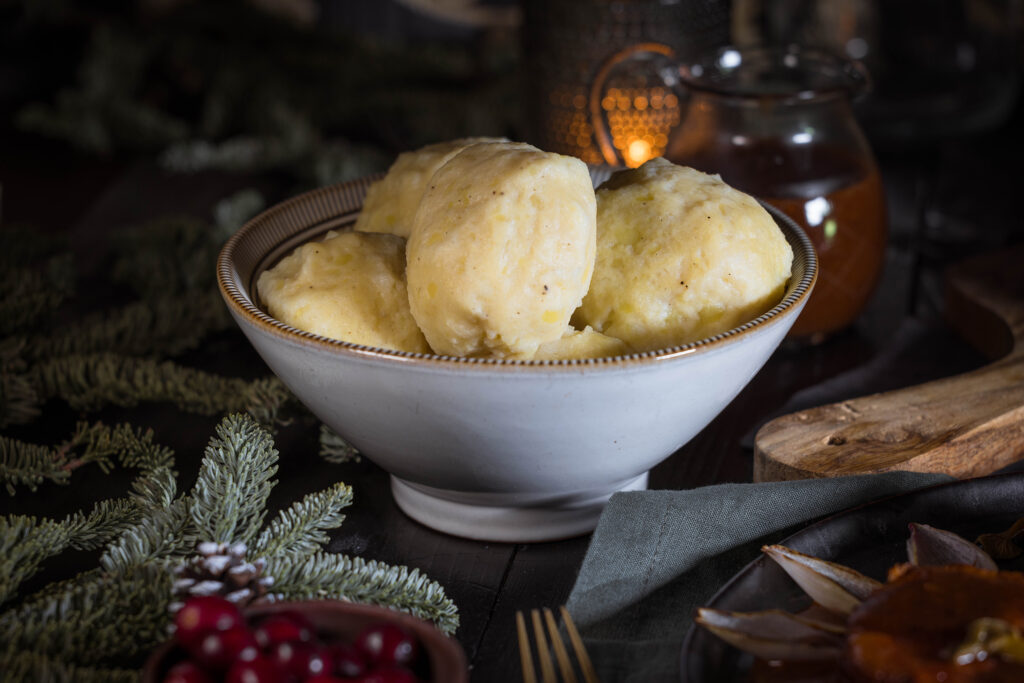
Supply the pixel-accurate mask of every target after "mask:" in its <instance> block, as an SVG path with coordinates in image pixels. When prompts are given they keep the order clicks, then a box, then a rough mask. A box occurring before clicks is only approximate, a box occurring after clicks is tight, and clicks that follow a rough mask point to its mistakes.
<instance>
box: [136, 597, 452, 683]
mask: <svg viewBox="0 0 1024 683" xmlns="http://www.w3.org/2000/svg"><path fill="white" fill-rule="evenodd" d="M280 612H295V613H299V614H301V615H302V616H304V617H306V619H308V620H309V621H310V623H312V624H313V626H314V627H316V630H317V632H318V633H319V634H320V636H321V638H323V639H324V641H325V642H328V643H334V642H341V641H349V642H351V641H353V640H355V638H356V636H357V635H359V633H360V632H361V631H362V630H363V629H364V628H366V627H368V626H371V625H373V624H382V623H390V624H395V625H396V626H401V627H402V628H404V629H406V630H407V631H409V632H410V633H411V634H413V635H414V636H415V637H416V638H417V639H418V640H419V642H420V646H421V648H422V653H423V654H422V656H423V657H425V658H426V670H427V671H428V672H429V678H428V679H427V681H431V682H433V683H468V681H469V666H468V664H467V662H466V655H465V653H464V652H463V650H462V646H461V645H459V643H458V641H457V640H455V639H454V638H451V637H449V636H446V635H445V634H444V633H442V632H441V631H440V630H439V629H438V628H437V627H435V626H434V625H433V624H431V623H429V622H427V621H423V620H422V619H417V618H416V617H413V616H410V615H408V614H405V613H404V612H398V611H396V610H392V609H387V608H384V607H377V606H375V605H362V604H356V603H352V602H344V601H342V600H306V601H301V602H275V603H267V604H262V605H254V606H252V607H249V608H247V609H245V610H244V614H245V618H246V620H247V621H248V622H249V623H250V624H252V623H254V622H256V621H258V620H260V619H262V618H263V617H268V616H270V615H273V614H278V613H280ZM184 658H185V655H184V652H183V651H182V650H181V648H179V647H178V646H177V644H176V643H175V642H174V641H173V640H171V641H168V642H166V643H164V644H163V645H161V646H160V647H158V648H157V649H156V650H154V651H153V653H152V654H151V655H150V656H149V659H147V660H146V664H145V666H144V667H143V669H142V683H160V681H162V680H163V678H164V676H165V675H166V674H167V670H168V669H170V667H171V666H173V665H174V664H176V663H177V662H179V661H181V660H182V659H184Z"/></svg>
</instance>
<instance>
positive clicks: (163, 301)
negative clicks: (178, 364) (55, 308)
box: [25, 289, 231, 361]
mask: <svg viewBox="0 0 1024 683" xmlns="http://www.w3.org/2000/svg"><path fill="white" fill-rule="evenodd" d="M230 324H231V319H230V316H229V315H228V313H227V309H226V308H225V306H224V304H223V302H222V301H221V298H220V294H219V293H218V292H217V290H212V289H211V290H202V291H188V292H184V293H182V294H172V295H164V296H161V297H158V298H156V299H153V300H152V301H137V302H133V303H131V304H128V305H126V306H123V307H121V308H117V309H114V310H109V311H103V312H101V313H97V314H95V315H92V316H89V317H87V318H85V319H83V320H81V321H78V322H76V323H73V324H71V325H69V326H66V327H62V328H60V329H58V330H56V331H54V332H52V333H47V334H41V335H35V336H33V337H32V338H31V340H30V342H29V343H28V344H26V345H25V356H26V360H28V361H38V360H41V359H46V358H54V357H59V356H68V355H72V354H90V353H99V352H106V353H118V354H125V355H129V356H146V357H159V356H176V355H179V354H181V353H183V352H185V351H188V350H190V349H193V348H195V347H197V346H198V345H199V342H200V341H201V340H202V339H203V338H204V337H206V336H207V335H208V334H210V333H211V332H215V331H219V330H224V329H227V328H228V327H229V326H230Z"/></svg>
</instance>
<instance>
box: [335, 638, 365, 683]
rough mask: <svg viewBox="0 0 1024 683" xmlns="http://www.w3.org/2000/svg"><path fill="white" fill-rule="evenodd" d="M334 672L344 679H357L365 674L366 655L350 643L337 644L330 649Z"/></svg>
mask: <svg viewBox="0 0 1024 683" xmlns="http://www.w3.org/2000/svg"><path fill="white" fill-rule="evenodd" d="M331 655H332V657H333V658H334V670H335V672H337V673H338V674H340V675H342V676H344V677H346V678H357V677H359V676H362V675H363V674H364V673H366V670H367V668H368V667H367V662H366V655H364V654H363V651H362V650H360V649H359V648H357V647H356V646H355V645H353V644H352V643H338V644H337V645H335V646H334V647H332V648H331Z"/></svg>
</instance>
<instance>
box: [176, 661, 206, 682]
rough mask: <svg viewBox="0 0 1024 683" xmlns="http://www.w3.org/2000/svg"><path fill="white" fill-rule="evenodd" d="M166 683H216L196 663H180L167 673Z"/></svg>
mask: <svg viewBox="0 0 1024 683" xmlns="http://www.w3.org/2000/svg"><path fill="white" fill-rule="evenodd" d="M164 683H214V681H213V677H212V676H210V674H208V673H206V672H205V671H204V670H203V669H200V668H199V665H198V664H195V663H194V662H189V661H184V662H178V663H177V664H175V665H174V666H172V667H171V668H170V669H168V671H167V675H166V676H164Z"/></svg>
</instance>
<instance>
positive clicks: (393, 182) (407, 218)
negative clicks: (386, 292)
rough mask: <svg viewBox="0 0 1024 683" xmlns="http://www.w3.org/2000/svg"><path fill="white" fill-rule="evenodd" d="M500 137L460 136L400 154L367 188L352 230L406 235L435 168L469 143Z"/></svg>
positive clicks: (495, 139)
mask: <svg viewBox="0 0 1024 683" xmlns="http://www.w3.org/2000/svg"><path fill="white" fill-rule="evenodd" d="M503 139H504V138H459V139H458V140H448V141H446V142H438V143H436V144H433V145H427V146H426V147H422V148H420V149H417V150H413V151H409V152H403V153H402V154H399V155H398V158H397V159H395V162H394V163H393V164H391V168H389V169H388V172H387V173H386V174H385V175H384V177H383V178H381V179H380V180H378V181H377V182H375V183H374V184H373V185H371V186H370V187H369V189H368V190H367V191H366V199H365V200H364V201H363V209H362V211H360V212H359V216H358V217H357V218H356V225H355V229H356V230H358V231H360V232H387V233H391V234H392V235H399V236H401V237H405V238H408V237H409V231H410V230H412V219H413V216H415V215H416V209H417V208H418V207H419V205H420V199H421V198H422V197H423V192H424V191H425V190H426V189H427V184H428V183H429V182H430V178H431V177H432V176H433V175H434V173H435V172H436V171H437V169H439V168H441V166H443V165H444V163H445V162H446V161H448V160H449V159H451V158H452V157H453V156H455V155H456V154H458V153H459V152H461V151H462V150H464V149H466V148H467V147H469V146H470V145H475V144H477V143H479V142H496V141H500V140H503Z"/></svg>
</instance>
